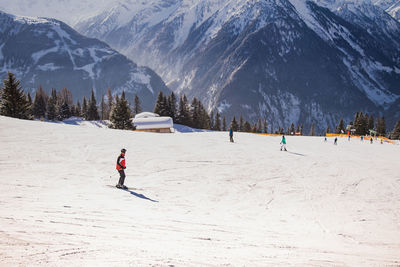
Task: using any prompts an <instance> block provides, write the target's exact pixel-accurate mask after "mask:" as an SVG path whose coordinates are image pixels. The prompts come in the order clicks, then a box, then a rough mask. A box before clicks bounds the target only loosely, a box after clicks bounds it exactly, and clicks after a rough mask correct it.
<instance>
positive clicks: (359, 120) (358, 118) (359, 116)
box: [335, 111, 400, 136]
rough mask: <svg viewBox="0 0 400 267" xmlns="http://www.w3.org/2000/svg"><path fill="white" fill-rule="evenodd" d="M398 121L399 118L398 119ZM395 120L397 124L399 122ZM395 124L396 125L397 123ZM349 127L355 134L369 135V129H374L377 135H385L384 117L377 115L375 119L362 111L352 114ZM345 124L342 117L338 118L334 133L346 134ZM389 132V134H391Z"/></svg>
mask: <svg viewBox="0 0 400 267" xmlns="http://www.w3.org/2000/svg"><path fill="white" fill-rule="evenodd" d="M399 122H400V120H399ZM399 122H397V124H399ZM397 124H396V125H397ZM348 125H350V127H351V129H353V133H354V134H355V135H369V134H370V130H374V131H376V133H377V135H378V136H386V134H387V133H386V122H385V117H384V116H382V117H378V118H377V119H376V120H375V119H374V117H373V116H372V115H369V114H367V113H365V114H364V113H363V112H361V111H360V112H357V113H356V114H355V115H354V120H353V121H350V122H349V124H348ZM346 127H347V126H346V125H345V123H344V121H343V118H341V119H340V121H339V124H338V125H337V126H336V129H335V132H336V133H338V134H339V133H346V134H347V129H346ZM395 129H396V127H395V128H394V130H393V131H392V133H394V132H395ZM392 133H391V134H392Z"/></svg>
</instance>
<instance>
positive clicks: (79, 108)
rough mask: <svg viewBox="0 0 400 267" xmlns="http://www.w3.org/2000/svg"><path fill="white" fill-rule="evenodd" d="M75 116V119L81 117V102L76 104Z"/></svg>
mask: <svg viewBox="0 0 400 267" xmlns="http://www.w3.org/2000/svg"><path fill="white" fill-rule="evenodd" d="M76 116H77V117H82V106H81V102H79V100H78V102H76Z"/></svg>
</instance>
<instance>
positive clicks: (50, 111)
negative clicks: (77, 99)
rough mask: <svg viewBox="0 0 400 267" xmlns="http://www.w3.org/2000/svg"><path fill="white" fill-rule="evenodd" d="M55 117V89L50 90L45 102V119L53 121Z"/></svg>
mask: <svg viewBox="0 0 400 267" xmlns="http://www.w3.org/2000/svg"><path fill="white" fill-rule="evenodd" d="M57 116H58V114H57V91H56V89H51V95H50V98H49V100H48V101H47V119H48V120H55V119H56V118H57Z"/></svg>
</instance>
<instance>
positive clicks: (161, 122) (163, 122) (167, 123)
mask: <svg viewBox="0 0 400 267" xmlns="http://www.w3.org/2000/svg"><path fill="white" fill-rule="evenodd" d="M138 115H140V114H138ZM156 115H157V114H156ZM133 125H135V126H136V129H137V130H145V129H164V128H173V127H174V123H173V121H172V118H171V117H139V118H137V116H135V118H134V119H133Z"/></svg>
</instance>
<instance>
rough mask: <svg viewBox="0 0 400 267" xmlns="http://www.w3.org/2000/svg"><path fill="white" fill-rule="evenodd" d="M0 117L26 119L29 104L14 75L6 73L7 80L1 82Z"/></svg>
mask: <svg viewBox="0 0 400 267" xmlns="http://www.w3.org/2000/svg"><path fill="white" fill-rule="evenodd" d="M0 96H1V97H0V99H1V102H0V115H4V116H8V117H13V118H19V119H28V118H29V103H28V100H27V99H26V96H25V94H24V92H23V90H22V88H21V85H20V81H18V80H17V79H16V78H15V76H14V74H12V73H11V72H9V73H8V79H6V80H4V81H3V88H1V91H0Z"/></svg>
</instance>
